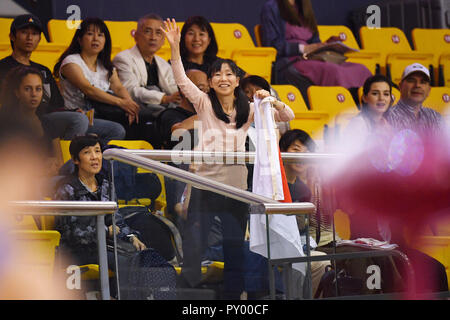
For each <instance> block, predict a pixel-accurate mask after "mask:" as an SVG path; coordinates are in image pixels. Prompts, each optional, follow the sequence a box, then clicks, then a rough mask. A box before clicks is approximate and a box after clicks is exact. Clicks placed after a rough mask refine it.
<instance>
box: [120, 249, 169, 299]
mask: <svg viewBox="0 0 450 320" xmlns="http://www.w3.org/2000/svg"><path fill="white" fill-rule="evenodd" d="M128 286H129V287H128V288H121V290H122V291H123V299H124V300H175V299H176V271H175V268H174V267H173V266H172V265H171V264H169V263H168V262H167V261H166V259H164V258H163V257H162V256H161V255H160V254H159V253H158V252H157V251H156V250H154V249H152V248H148V249H145V250H143V251H139V252H138V253H136V254H135V255H134V256H133V257H132V258H131V262H130V271H129V274H128Z"/></svg>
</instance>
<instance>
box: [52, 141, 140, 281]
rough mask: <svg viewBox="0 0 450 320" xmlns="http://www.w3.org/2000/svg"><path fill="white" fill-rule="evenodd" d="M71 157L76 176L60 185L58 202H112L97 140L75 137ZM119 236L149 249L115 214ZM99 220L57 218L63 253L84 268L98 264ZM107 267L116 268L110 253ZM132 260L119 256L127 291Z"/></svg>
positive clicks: (125, 256)
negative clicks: (101, 171)
mask: <svg viewBox="0 0 450 320" xmlns="http://www.w3.org/2000/svg"><path fill="white" fill-rule="evenodd" d="M69 150H70V155H71V156H72V160H73V162H74V164H75V172H74V174H73V175H70V176H67V177H65V178H64V179H63V180H62V181H60V183H59V185H58V187H57V191H56V193H55V196H54V199H55V200H67V201H111V200H112V199H113V198H111V190H110V182H109V180H108V179H107V178H106V177H103V176H102V175H101V174H99V173H100V170H101V169H102V149H101V146H100V140H99V138H98V137H97V136H95V135H93V134H90V135H86V136H78V137H75V138H74V139H73V140H72V142H71V143H70V147H69ZM115 215H116V221H117V224H116V232H117V236H118V239H120V240H122V241H126V242H130V243H131V244H132V245H133V247H134V248H135V249H136V250H138V251H140V250H144V249H145V248H146V246H145V245H144V244H143V243H142V242H141V241H140V240H139V238H138V237H137V235H138V234H139V233H138V232H136V231H134V230H132V229H131V228H130V227H129V226H127V225H126V223H125V222H124V221H123V219H122V217H121V216H120V215H119V214H118V213H117V212H116V213H115ZM96 221H97V218H96V217H95V216H87V217H79V216H57V217H56V218H55V228H56V230H58V231H59V232H60V233H61V244H60V247H61V250H62V252H63V254H64V255H65V256H66V257H65V258H66V259H67V261H71V262H72V264H76V265H84V264H90V263H94V264H97V263H98V253H97V223H96ZM112 236H113V227H112V225H110V226H109V227H108V232H107V237H108V238H111V237H112ZM107 254H108V265H109V266H110V268H111V269H113V270H114V268H115V260H114V253H113V252H111V251H108V253H107ZM129 258H130V257H129V256H127V255H125V254H120V252H119V254H118V264H119V280H120V285H121V287H123V288H124V289H125V288H127V285H126V283H127V279H128V266H129V264H130V259H129Z"/></svg>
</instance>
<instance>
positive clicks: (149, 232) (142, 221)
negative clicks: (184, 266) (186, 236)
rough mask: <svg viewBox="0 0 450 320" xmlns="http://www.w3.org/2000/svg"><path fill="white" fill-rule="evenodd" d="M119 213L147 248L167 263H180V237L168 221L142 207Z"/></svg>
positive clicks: (123, 209) (128, 208) (129, 208)
mask: <svg viewBox="0 0 450 320" xmlns="http://www.w3.org/2000/svg"><path fill="white" fill-rule="evenodd" d="M119 212H120V215H121V216H122V217H123V219H124V221H125V223H126V224H127V225H128V226H129V227H130V228H132V229H134V230H136V231H138V232H139V234H140V236H139V239H140V240H141V241H142V242H143V243H144V244H145V245H146V246H147V247H148V248H150V247H151V248H153V249H155V250H156V251H157V252H158V253H159V254H160V255H161V256H162V257H163V258H165V259H166V260H167V261H174V262H175V263H180V262H181V261H182V256H183V252H182V247H181V235H180V233H179V231H178V229H177V228H176V227H175V225H174V224H173V223H172V222H171V221H170V220H168V219H167V218H164V217H162V216H160V215H158V214H155V213H152V212H150V211H149V209H148V208H147V207H144V206H127V207H122V208H120V209H119ZM175 258H176V259H175Z"/></svg>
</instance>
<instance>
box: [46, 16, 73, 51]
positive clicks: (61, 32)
mask: <svg viewBox="0 0 450 320" xmlns="http://www.w3.org/2000/svg"><path fill="white" fill-rule="evenodd" d="M80 24H81V20H76V21H71V22H69V21H66V20H59V19H51V20H49V22H48V23H47V28H48V34H49V36H50V42H54V43H64V44H66V45H67V47H68V46H69V44H70V41H71V40H72V38H73V35H74V34H75V31H76V30H77V29H76V28H77V27H78V26H79V25H80Z"/></svg>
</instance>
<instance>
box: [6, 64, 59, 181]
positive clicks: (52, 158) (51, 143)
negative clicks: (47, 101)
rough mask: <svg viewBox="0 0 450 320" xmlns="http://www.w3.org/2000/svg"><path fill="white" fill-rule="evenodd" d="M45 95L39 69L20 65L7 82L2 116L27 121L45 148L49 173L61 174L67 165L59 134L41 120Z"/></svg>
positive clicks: (11, 73) (10, 74)
mask: <svg viewBox="0 0 450 320" xmlns="http://www.w3.org/2000/svg"><path fill="white" fill-rule="evenodd" d="M43 95H44V84H43V77H42V73H41V71H40V70H39V69H36V68H34V67H28V66H17V67H15V68H13V69H11V70H10V71H9V72H8V74H7V75H6V77H5V79H4V81H3V87H2V91H1V96H0V101H1V103H2V108H1V113H2V114H3V115H5V116H7V117H17V118H18V119H22V120H24V121H25V122H27V123H28V124H29V125H30V127H31V128H33V130H35V134H36V137H38V138H39V139H40V140H41V141H42V143H43V146H44V147H45V151H46V154H45V156H46V159H47V165H46V173H45V175H48V176H53V175H56V174H57V171H58V169H59V167H60V166H61V165H62V164H63V160H62V152H61V146H60V143H59V137H58V132H57V129H56V128H55V127H52V126H51V123H50V122H48V121H41V118H40V117H39V115H38V111H37V110H38V107H39V105H40V104H41V101H42V98H43Z"/></svg>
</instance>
